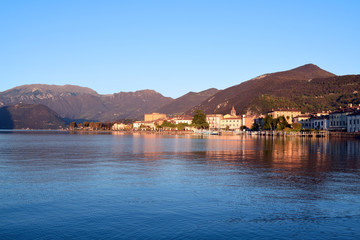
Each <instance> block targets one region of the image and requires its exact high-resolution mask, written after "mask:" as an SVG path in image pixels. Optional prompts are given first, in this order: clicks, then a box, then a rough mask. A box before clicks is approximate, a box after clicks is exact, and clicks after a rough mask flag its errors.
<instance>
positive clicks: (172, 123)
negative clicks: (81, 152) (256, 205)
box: [69, 104, 360, 137]
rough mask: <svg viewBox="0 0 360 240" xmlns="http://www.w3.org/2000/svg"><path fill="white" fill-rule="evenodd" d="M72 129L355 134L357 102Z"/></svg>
mask: <svg viewBox="0 0 360 240" xmlns="http://www.w3.org/2000/svg"><path fill="white" fill-rule="evenodd" d="M69 130H72V131H121V132H152V133H167V134H191V133H195V134H211V135H234V134H244V133H247V134H249V135H254V134H257V135H300V136H318V137H325V136H329V135H331V136H358V135H359V134H358V133H359V131H360V105H357V106H353V105H352V104H348V105H347V106H345V107H340V108H339V109H338V110H336V111H332V112H330V111H322V112H315V113H302V112H301V111H300V110H298V109H291V108H279V109H272V110H271V111H269V112H268V113H266V114H251V113H249V114H243V115H237V114H236V110H235V107H232V109H231V111H230V113H229V114H225V115H223V114H205V113H203V111H201V110H197V111H195V114H194V115H193V116H190V115H185V114H182V115H175V116H167V115H166V114H163V113H150V114H145V115H144V120H143V121H131V120H124V121H119V122H111V123H101V122H82V123H76V122H72V123H71V124H70V125H69Z"/></svg>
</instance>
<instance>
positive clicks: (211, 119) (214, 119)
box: [206, 114, 224, 130]
mask: <svg viewBox="0 0 360 240" xmlns="http://www.w3.org/2000/svg"><path fill="white" fill-rule="evenodd" d="M223 118H224V116H223V115H222V114H207V115H206V122H207V123H208V124H209V129H210V130H214V129H220V120H221V119H223Z"/></svg>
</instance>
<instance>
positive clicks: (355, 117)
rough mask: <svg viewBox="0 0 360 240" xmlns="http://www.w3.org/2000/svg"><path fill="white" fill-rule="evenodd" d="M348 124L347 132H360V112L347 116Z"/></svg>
mask: <svg viewBox="0 0 360 240" xmlns="http://www.w3.org/2000/svg"><path fill="white" fill-rule="evenodd" d="M346 122H347V126H346V130H347V132H360V112H356V113H353V114H349V115H347V116H346Z"/></svg>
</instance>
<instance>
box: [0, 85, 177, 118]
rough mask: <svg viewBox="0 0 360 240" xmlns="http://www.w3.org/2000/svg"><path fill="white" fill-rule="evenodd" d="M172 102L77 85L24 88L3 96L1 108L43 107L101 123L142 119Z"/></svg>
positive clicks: (155, 95) (139, 93) (146, 93)
mask: <svg viewBox="0 0 360 240" xmlns="http://www.w3.org/2000/svg"><path fill="white" fill-rule="evenodd" d="M171 100H172V98H168V97H164V96H163V95H161V94H160V93H158V92H155V91H154V90H140V91H136V92H119V93H114V94H109V95H100V94H98V93H97V92H96V91H94V90H92V89H90V88H85V87H79V86H74V85H64V86H58V85H46V84H33V85H23V86H18V87H15V88H12V89H9V90H7V91H4V92H2V93H0V106H5V105H13V104H18V103H27V104H43V105H45V106H47V107H49V108H50V109H52V110H54V111H55V112H57V113H58V114H59V115H60V116H61V117H63V118H67V119H88V120H98V121H114V120H118V119H121V118H135V119H136V118H142V117H143V115H144V113H150V112H152V111H154V110H155V109H156V108H158V107H159V106H161V105H163V104H165V103H168V102H169V101H171Z"/></svg>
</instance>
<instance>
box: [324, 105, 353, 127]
mask: <svg viewBox="0 0 360 240" xmlns="http://www.w3.org/2000/svg"><path fill="white" fill-rule="evenodd" d="M354 112H355V109H354V108H341V109H339V110H337V111H335V112H332V113H330V114H329V130H331V131H346V130H347V115H349V114H353V113H354Z"/></svg>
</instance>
